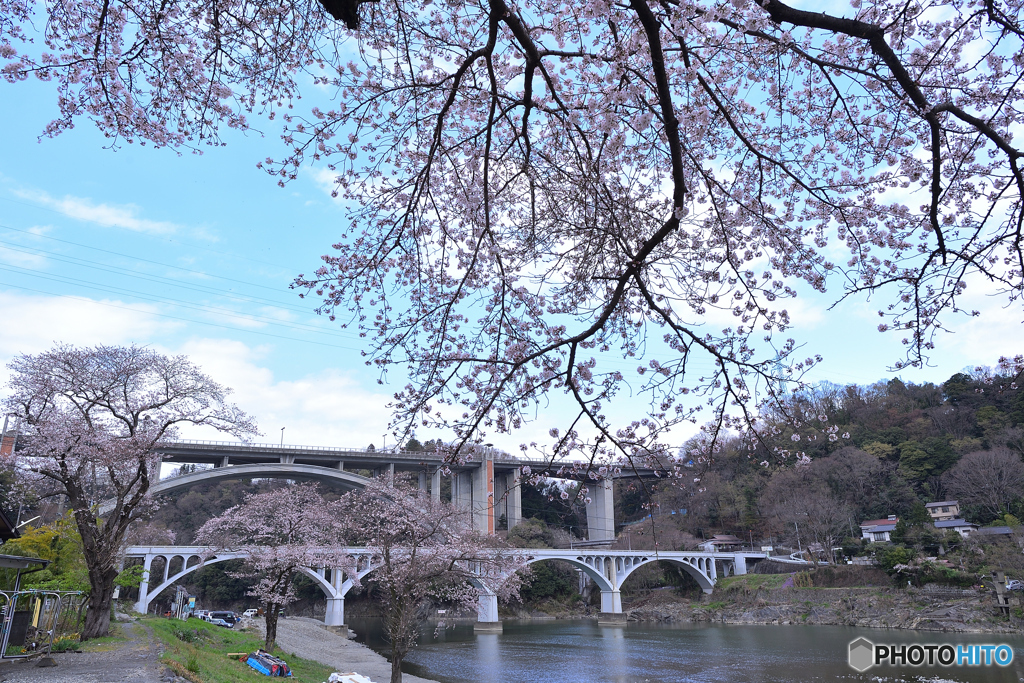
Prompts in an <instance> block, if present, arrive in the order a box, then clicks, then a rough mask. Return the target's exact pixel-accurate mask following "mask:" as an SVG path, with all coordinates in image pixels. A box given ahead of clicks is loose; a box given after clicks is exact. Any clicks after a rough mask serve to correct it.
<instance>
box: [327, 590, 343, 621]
mask: <svg viewBox="0 0 1024 683" xmlns="http://www.w3.org/2000/svg"><path fill="white" fill-rule="evenodd" d="M324 625H325V626H344V625H345V598H343V597H342V598H327V612H326V613H325V614H324Z"/></svg>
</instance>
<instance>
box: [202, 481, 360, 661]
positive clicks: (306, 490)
mask: <svg viewBox="0 0 1024 683" xmlns="http://www.w3.org/2000/svg"><path fill="white" fill-rule="evenodd" d="M340 512H341V510H340V509H339V507H338V505H336V504H332V503H330V502H328V501H327V500H325V499H324V497H323V495H322V494H321V493H320V490H319V487H318V486H317V485H316V484H290V485H287V486H284V487H282V488H277V489H272V490H270V491H266V492H263V493H253V494H249V495H248V496H246V498H245V500H244V501H243V502H242V503H241V504H239V505H236V506H234V507H232V508H229V509H228V510H226V511H224V513H223V514H221V515H219V516H217V517H214V518H213V519H211V520H209V521H208V522H206V524H204V525H203V526H202V527H200V529H199V531H198V532H197V533H196V540H197V542H199V543H202V544H205V545H210V546H212V547H214V548H218V549H228V550H235V551H239V550H240V551H244V552H245V553H246V554H247V557H246V559H245V561H244V564H243V568H242V570H241V571H239V572H234V573H233V574H232V575H233V576H235V577H237V578H245V579H251V580H253V581H254V583H253V585H252V587H251V588H250V589H249V591H248V593H247V595H251V596H252V597H254V598H256V599H258V600H259V601H260V603H261V604H262V605H263V612H264V614H265V620H266V627H267V629H266V639H265V643H264V647H265V649H266V650H267V651H268V652H273V649H274V641H275V640H276V639H277V618H278V615H279V613H280V611H281V609H282V608H283V607H285V606H286V605H288V604H290V603H291V602H294V601H295V599H296V596H295V587H294V583H293V582H292V579H294V578H295V576H296V574H297V573H299V572H300V570H301V569H302V568H303V567H306V568H311V567H331V568H334V569H336V570H338V571H341V570H342V569H341V568H343V567H346V566H348V564H349V560H348V557H347V555H345V554H344V552H343V549H344V542H343V531H344V526H343V525H342V523H341V521H340V517H339V513H340Z"/></svg>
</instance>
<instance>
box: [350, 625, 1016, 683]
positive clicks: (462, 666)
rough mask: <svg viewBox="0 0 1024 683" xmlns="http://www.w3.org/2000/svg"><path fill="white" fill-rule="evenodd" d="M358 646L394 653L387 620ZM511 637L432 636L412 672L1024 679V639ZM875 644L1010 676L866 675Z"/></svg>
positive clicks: (662, 628) (846, 631)
mask: <svg viewBox="0 0 1024 683" xmlns="http://www.w3.org/2000/svg"><path fill="white" fill-rule="evenodd" d="M349 624H350V626H351V627H352V628H353V629H355V631H356V633H357V634H358V638H357V640H359V641H360V642H365V643H366V644H367V645H369V646H370V647H372V648H374V649H376V650H378V651H380V652H381V653H382V654H385V655H386V654H387V653H388V645H387V643H386V642H385V641H384V639H383V637H382V633H381V628H380V621H379V620H375V619H354V618H353V619H350V620H349ZM504 627H505V628H504V632H503V633H501V634H483V633H480V634H477V633H474V632H473V627H472V625H471V624H460V625H458V626H456V627H455V628H449V629H448V630H447V631H445V632H444V633H442V634H440V636H439V637H436V638H435V637H434V630H433V627H430V628H425V629H424V632H423V634H422V635H421V637H420V643H419V646H418V647H417V648H416V649H415V650H413V651H412V652H410V653H409V655H408V657H407V660H406V665H404V666H403V671H408V672H409V673H412V674H415V675H417V676H423V677H425V678H432V679H434V680H436V681H441V683H551V682H556V683H597V682H601V683H682V682H684V681H685V682H690V681H692V682H693V683H719V682H720V683H791V682H803V681H806V682H812V681H813V682H821V681H865V682H867V681H875V682H879V681H882V682H885V681H931V682H934V683H941V682H945V681H951V682H956V683H1011V682H1012V683H1016V682H1017V681H1021V680H1024V637H1021V636H1012V637H1007V636H1002V635H990V634H963V633H935V632H931V631H900V630H880V629H866V628H848V627H842V626H731V625H708V624H699V625H698V624H680V625H662V624H646V623H645V624H638V623H630V624H628V625H626V626H599V625H598V624H597V622H596V621H593V620H578V621H516V620H506V621H505V622H504ZM862 636H863V637H865V638H867V639H868V640H870V641H872V642H874V643H880V644H890V643H892V644H912V643H921V644H930V643H937V644H944V643H950V644H953V645H958V644H964V645H968V644H1007V645H1010V646H1011V647H1012V648H1013V650H1014V658H1013V663H1012V664H1011V665H1010V666H1009V667H1005V668H1004V667H995V666H990V667H941V666H933V667H909V666H907V667H887V666H881V667H872V668H871V669H868V670H867V671H866V672H864V673H863V674H858V673H857V672H856V671H854V670H853V669H852V668H850V667H849V665H848V664H847V663H846V662H847V648H848V645H849V643H850V642H851V641H853V640H856V639H857V638H859V637H862Z"/></svg>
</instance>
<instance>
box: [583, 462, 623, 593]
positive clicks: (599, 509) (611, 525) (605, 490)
mask: <svg viewBox="0 0 1024 683" xmlns="http://www.w3.org/2000/svg"><path fill="white" fill-rule="evenodd" d="M587 488H589V489H590V504H589V505H587V529H588V538H589V540H591V541H614V540H615V494H614V491H615V488H614V482H613V481H612V480H611V479H601V480H599V481H596V482H594V483H592V484H587ZM620 611H621V610H620Z"/></svg>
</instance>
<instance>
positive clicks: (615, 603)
mask: <svg viewBox="0 0 1024 683" xmlns="http://www.w3.org/2000/svg"><path fill="white" fill-rule="evenodd" d="M601 612H602V613H607V614H622V593H621V591H619V590H618V589H615V590H610V591H606V590H602V591H601Z"/></svg>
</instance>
